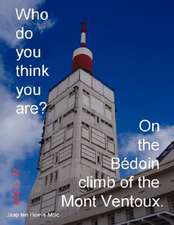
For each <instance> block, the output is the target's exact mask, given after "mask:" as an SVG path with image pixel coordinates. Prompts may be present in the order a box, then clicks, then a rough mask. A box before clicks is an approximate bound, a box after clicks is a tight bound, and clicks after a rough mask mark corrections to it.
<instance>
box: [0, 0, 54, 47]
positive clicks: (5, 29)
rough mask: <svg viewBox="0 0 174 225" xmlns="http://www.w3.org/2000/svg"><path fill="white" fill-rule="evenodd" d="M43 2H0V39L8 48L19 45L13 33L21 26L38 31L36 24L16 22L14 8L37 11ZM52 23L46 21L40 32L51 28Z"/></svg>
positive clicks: (36, 0) (37, 0)
mask: <svg viewBox="0 0 174 225" xmlns="http://www.w3.org/2000/svg"><path fill="white" fill-rule="evenodd" d="M44 2H45V0H25V1H24V0H15V1H11V0H1V7H0V18H1V19H0V31H1V32H0V39H1V40H2V41H3V42H5V43H6V44H7V45H8V46H9V47H12V48H14V47H16V46H17V45H18V44H19V40H17V39H16V37H15V33H16V30H17V29H18V28H19V27H21V26H24V25H26V26H29V27H32V28H34V29H35V30H38V31H40V26H41V23H40V25H39V26H38V25H37V24H36V23H31V22H30V21H25V20H21V21H18V20H17V19H16V14H15V8H18V9H21V8H25V9H28V8H34V9H37V8H38V7H39V6H40V5H41V4H43V3H44ZM53 24H54V23H53V21H52V20H51V21H50V20H48V21H47V26H46V25H42V29H41V31H43V29H44V30H45V29H49V28H52V27H53Z"/></svg>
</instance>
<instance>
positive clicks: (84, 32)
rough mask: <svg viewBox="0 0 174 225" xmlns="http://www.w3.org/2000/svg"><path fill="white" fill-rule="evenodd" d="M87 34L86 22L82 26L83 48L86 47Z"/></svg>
mask: <svg viewBox="0 0 174 225" xmlns="http://www.w3.org/2000/svg"><path fill="white" fill-rule="evenodd" d="M86 33H87V25H86V22H82V24H81V47H86Z"/></svg>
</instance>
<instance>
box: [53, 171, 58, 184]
mask: <svg viewBox="0 0 174 225" xmlns="http://www.w3.org/2000/svg"><path fill="white" fill-rule="evenodd" d="M57 178H58V171H55V177H54V181H55V182H56V181H57Z"/></svg>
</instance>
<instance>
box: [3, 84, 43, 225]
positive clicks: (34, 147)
mask: <svg viewBox="0 0 174 225" xmlns="http://www.w3.org/2000/svg"><path fill="white" fill-rule="evenodd" d="M0 102H1V107H0V118H1V129H0V137H1V142H0V156H1V158H0V168H1V171H3V173H2V172H1V173H0V183H1V186H0V199H1V201H0V214H1V216H0V218H1V220H3V221H1V220H0V221H1V222H0V224H3V225H7V224H9V221H10V220H9V219H7V218H5V216H6V214H7V213H8V212H10V211H15V210H21V211H24V210H25V206H26V203H25V202H21V204H20V205H19V206H14V205H11V204H10V202H11V201H10V200H11V197H9V195H10V193H11V192H12V188H13V183H14V180H13V177H12V176H11V170H12V168H13V167H14V164H15V162H16V161H17V160H24V159H25V158H26V157H27V155H28V154H31V153H34V152H35V151H38V147H39V145H38V142H39V140H40V138H41V130H42V121H41V119H40V118H39V117H38V116H32V115H31V114H27V115H24V116H21V115H17V114H16V113H15V108H16V105H17V104H18V102H17V101H16V99H15V98H14V97H13V95H12V94H11V93H10V92H9V91H8V90H7V89H5V88H4V87H3V86H0Z"/></svg>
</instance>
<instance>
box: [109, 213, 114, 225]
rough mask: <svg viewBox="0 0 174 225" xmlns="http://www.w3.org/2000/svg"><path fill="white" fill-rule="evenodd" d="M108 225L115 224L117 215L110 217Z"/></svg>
mask: <svg viewBox="0 0 174 225" xmlns="http://www.w3.org/2000/svg"><path fill="white" fill-rule="evenodd" d="M108 224H109V225H114V224H115V214H114V213H113V214H111V215H109V216H108Z"/></svg>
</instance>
